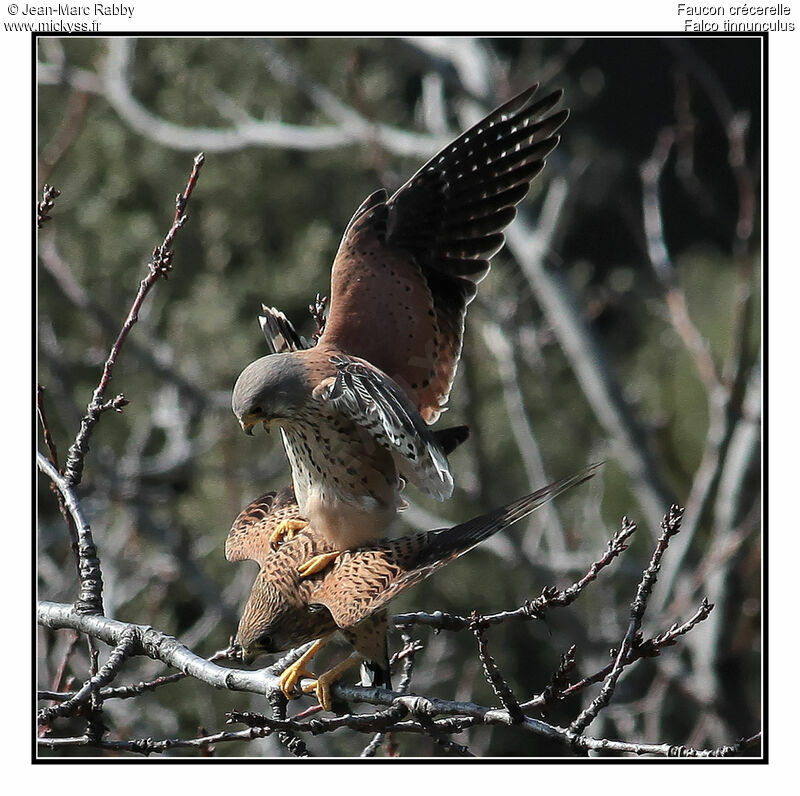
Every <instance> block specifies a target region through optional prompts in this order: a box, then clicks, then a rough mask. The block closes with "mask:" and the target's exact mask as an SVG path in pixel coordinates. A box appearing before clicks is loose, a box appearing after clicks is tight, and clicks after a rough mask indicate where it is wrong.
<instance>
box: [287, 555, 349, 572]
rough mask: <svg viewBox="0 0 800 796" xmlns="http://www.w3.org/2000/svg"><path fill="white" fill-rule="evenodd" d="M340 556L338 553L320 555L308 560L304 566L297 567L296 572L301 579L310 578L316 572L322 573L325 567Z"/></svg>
mask: <svg viewBox="0 0 800 796" xmlns="http://www.w3.org/2000/svg"><path fill="white" fill-rule="evenodd" d="M340 555H341V553H340V552H339V551H336V552H335V553H320V554H319V555H318V556H314V558H309V559H308V561H306V563H305V564H303V565H302V566H301V567H298V569H297V571H298V572H299V573H300V577H301V578H310V577H311V576H312V575H316V574H317V572H322V570H323V569H325V567H327V566H328V565H329V564H332V563H333V562H334V561H336V559H337V558H339V556H340Z"/></svg>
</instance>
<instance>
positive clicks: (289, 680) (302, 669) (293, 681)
mask: <svg viewBox="0 0 800 796" xmlns="http://www.w3.org/2000/svg"><path fill="white" fill-rule="evenodd" d="M304 677H311V678H315V677H316V675H315V674H314V673H313V672H310V671H309V670H308V669H306V666H305V661H304V660H303V659H302V658H301V659H300V660H299V661H295V662H294V663H293V664H292V665H291V666H287V667H286V668H285V669H284V670H283V673H282V674H281V676H280V678H279V679H278V682H279V684H280V687H281V691H283V695H284V696H285V697H286V698H287V699H295V698H296V697H297V694H295V693H293V691H294V687H295V686H296V685H297V683H298V682H299V681H300V680H302V679H303V678H304ZM304 693H308V692H307V691H304Z"/></svg>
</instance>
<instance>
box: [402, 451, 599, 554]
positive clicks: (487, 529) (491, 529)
mask: <svg viewBox="0 0 800 796" xmlns="http://www.w3.org/2000/svg"><path fill="white" fill-rule="evenodd" d="M604 463H605V462H596V463H594V464H590V465H589V466H588V467H585V468H584V469H583V470H581V471H580V472H578V473H575V475H572V476H569V477H568V478H562V479H561V480H560V481H554V482H553V483H552V484H548V485H547V486H545V487H542V488H541V489H537V490H536V491H535V492H532V493H531V494H529V495H525V497H522V498H519V499H518V500H515V501H513V502H511V503H508V504H507V505H505V506H502V507H501V508H498V509H494V510H493V511H490V512H487V513H486V514H483V515H481V516H480V517H475V518H473V519H471V520H469V521H468V522H464V523H461V524H460V525H455V526H453V527H452V528H445V529H443V530H440V531H431V532H430V533H429V538H428V541H427V544H426V545H425V546H424V548H423V550H422V551H421V555H420V560H419V561H418V562H417V566H424V565H426V564H431V563H434V562H436V563H438V562H439V561H443V562H444V561H451V560H452V559H453V558H457V557H458V556H460V555H463V554H464V553H466V552H467V551H468V550H471V549H472V548H473V547H475V545H477V544H479V543H480V542H482V541H483V540H484V539H487V538H488V537H489V536H492V535H493V534H495V533H497V532H498V531H502V530H503V529H504V528H507V527H508V526H509V525H513V523H515V522H518V521H519V520H521V519H522V518H523V517H526V516H527V515H528V514H530V513H531V512H533V511H535V510H536V509H537V508H539V507H540V506H543V505H544V504H545V503H548V502H549V501H551V500H552V499H553V498H554V497H556V496H557V495H560V494H561V493H562V492H564V491H566V490H567V489H570V488H571V487H573V486H577V485H578V484H582V483H583V482H584V481H588V480H589V479H590V478H592V477H593V476H594V475H595V474H596V473H597V471H598V470H599V469H600V467H602V466H603V464H604Z"/></svg>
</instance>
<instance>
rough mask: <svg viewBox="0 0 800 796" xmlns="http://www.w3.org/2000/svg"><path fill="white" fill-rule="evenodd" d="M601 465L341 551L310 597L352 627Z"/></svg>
mask: <svg viewBox="0 0 800 796" xmlns="http://www.w3.org/2000/svg"><path fill="white" fill-rule="evenodd" d="M600 466H601V464H592V465H590V466H589V467H587V468H585V469H583V470H581V471H580V472H578V473H576V474H575V475H573V476H570V477H569V478H564V479H562V480H560V481H555V482H553V483H552V484H548V485H547V486H545V487H543V488H542V489H538V490H537V491H536V492H533V493H531V494H530V495H526V496H525V497H523V498H520V499H519V500H515V501H513V502H512V503H509V504H507V505H505V506H502V507H501V508H498V509H494V510H493V511H490V512H488V513H486V514H483V515H481V516H480V517H475V518H474V519H472V520H469V521H468V522H464V523H461V524H460V525H455V526H453V527H452V528H445V529H443V530H439V531H428V532H426V533H418V534H414V535H413V536H404V537H401V538H399V539H391V540H387V541H385V542H382V543H380V544H377V545H371V546H369V547H365V548H361V549H359V550H350V551H346V552H345V553H343V554H342V555H341V556H340V557H339V559H338V560H337V561H336V563H335V564H334V566H333V567H332V569H331V571H330V572H329V573H328V574H327V575H326V576H325V578H323V579H322V581H321V582H320V584H319V585H318V586H316V587H315V588H314V590H313V591H312V593H311V594H310V596H309V602H310V603H318V604H320V605H324V606H325V607H326V608H328V610H329V611H330V612H331V614H332V616H333V619H334V621H335V622H336V624H337V626H338V627H351V626H353V625H355V624H357V623H358V622H361V621H362V620H364V619H365V618H366V617H368V616H369V615H370V614H372V613H373V612H374V611H377V610H378V609H379V608H381V607H383V606H384V605H386V603H388V602H389V601H390V600H392V599H393V598H394V597H396V596H397V595H398V594H399V593H400V592H401V591H404V590H405V589H407V588H409V587H410V586H413V585H414V584H416V583H419V582H420V581H421V580H424V579H425V578H427V577H428V575H430V574H431V573H433V572H435V571H436V570H437V569H439V568H440V567H443V566H444V565H445V564H447V563H449V562H450V561H453V560H454V559H456V558H458V557H459V556H462V555H464V553H466V552H468V551H469V550H471V549H472V548H473V547H475V545H477V544H479V543H480V542H482V541H483V540H484V539H486V538H488V537H489V536H491V535H492V534H495V533H497V532H498V531H501V530H503V529H504V528H507V527H508V526H509V525H512V524H513V523H515V522H517V521H518V520H521V519H522V518H523V517H526V516H527V515H528V514H530V513H531V512H532V511H535V510H536V509H537V508H539V507H540V506H542V505H544V504H545V503H547V502H548V501H550V500H552V499H553V498H554V497H556V495H559V494H561V493H562V492H564V491H565V490H567V489H569V488H570V487H573V486H576V485H577V484H580V483H583V482H584V481H586V480H588V479H589V478H591V477H592V476H593V475H594V474H595V473H596V472H597V470H598V468H599V467H600Z"/></svg>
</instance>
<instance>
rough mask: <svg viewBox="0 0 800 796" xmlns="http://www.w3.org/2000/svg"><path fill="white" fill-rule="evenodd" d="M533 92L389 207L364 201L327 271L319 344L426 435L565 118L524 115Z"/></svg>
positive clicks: (539, 110) (427, 168) (464, 140)
mask: <svg viewBox="0 0 800 796" xmlns="http://www.w3.org/2000/svg"><path fill="white" fill-rule="evenodd" d="M536 89H537V86H535V85H534V86H532V87H531V88H528V89H526V90H525V91H523V92H522V93H521V94H519V95H518V96H516V97H514V98H513V99H511V100H509V101H508V102H506V103H505V104H504V105H502V106H501V107H499V108H498V109H497V110H495V111H494V112H493V113H491V114H489V116H487V117H486V118H485V119H484V120H483V121H481V122H479V123H478V124H477V125H475V126H474V127H472V128H471V129H470V130H468V131H467V132H466V133H464V134H463V135H461V136H460V137H459V138H457V139H456V140H455V141H453V143H451V144H449V145H448V146H447V147H445V148H444V149H443V150H442V151H441V152H439V154H438V155H436V156H435V157H433V158H432V159H431V160H430V161H429V162H428V163H426V164H425V165H424V166H423V167H422V168H421V169H420V170H419V171H418V172H417V173H416V174H415V175H414V176H413V177H412V178H411V179H410V180H409V181H408V182H407V183H406V184H405V185H403V187H402V188H400V189H399V190H398V191H397V192H396V193H395V194H394V195H393V196H392V197H391V198H388V199H387V193H386V192H385V191H378V192H376V193H374V194H372V196H370V197H368V198H367V199H366V200H365V201H364V202H363V204H362V205H361V207H359V209H358V210H357V211H356V214H355V215H354V216H353V219H352V220H351V221H350V223H349V224H348V226H347V229H346V230H345V234H344V237H343V239H342V242H341V245H340V247H339V251H338V253H337V255H336V259H335V261H334V265H333V271H332V274H331V307H330V314H329V317H328V322H327V326H326V328H325V333H324V334H323V337H322V340H321V342H329V343H331V344H332V345H333V346H334V347H336V348H338V349H339V350H342V351H345V352H347V353H348V354H352V355H353V356H358V357H360V358H362V359H365V360H367V361H368V362H371V363H372V364H373V365H375V366H376V367H378V368H380V369H381V370H382V371H384V372H385V373H387V374H388V375H389V376H391V377H392V378H393V379H394V380H395V381H396V382H397V383H398V384H399V385H400V386H401V387H402V388H403V390H405V391H406V393H407V394H408V395H409V397H410V398H411V400H412V401H413V402H414V404H415V405H416V407H417V409H418V411H419V412H420V414H421V415H422V417H423V418H424V419H425V421H426V422H429V423H431V422H433V421H434V420H435V419H436V418H437V417H438V415H439V413H440V412H441V407H442V406H443V405H444V404H445V403H446V402H447V399H448V396H449V393H450V388H451V386H452V383H453V378H454V377H455V372H456V367H457V365H458V360H459V357H460V355H461V345H462V339H463V334H464V316H465V314H466V308H467V305H468V304H469V302H470V301H472V299H473V298H474V297H475V293H476V292H477V283H478V282H479V281H480V280H481V279H483V277H484V276H485V275H486V273H487V272H488V270H489V260H490V258H491V257H492V256H493V255H494V254H495V253H496V252H497V251H498V250H499V249H500V248H501V247H502V246H503V243H504V240H505V238H504V236H503V232H502V231H503V229H504V228H505V227H506V226H507V225H508V224H509V223H510V222H511V220H512V219H513V218H514V215H515V213H516V210H515V205H516V204H517V203H518V202H519V201H520V200H521V199H522V198H523V197H524V196H525V194H526V193H527V192H528V189H529V187H530V183H531V180H532V179H533V178H534V177H535V176H536V175H537V174H538V173H539V172H540V171H541V170H542V168H543V166H544V158H545V157H546V156H547V155H548V154H549V153H550V152H551V151H552V150H553V148H554V147H555V146H556V145H557V144H558V140H559V139H558V137H557V136H556V135H555V132H556V130H558V128H559V127H561V125H562V124H563V123H564V121H565V120H566V118H567V116H568V112H567V111H566V110H563V111H559V112H556V113H552V114H549V115H548V113H549V111H550V110H551V109H552V108H553V106H554V105H555V104H556V103H557V102H558V100H559V99H560V98H561V92H560V91H557V92H554V93H552V94H549V95H548V96H546V97H544V98H543V99H541V100H539V101H538V102H535V103H533V102H532V98H533V96H534V94H535V92H536Z"/></svg>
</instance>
